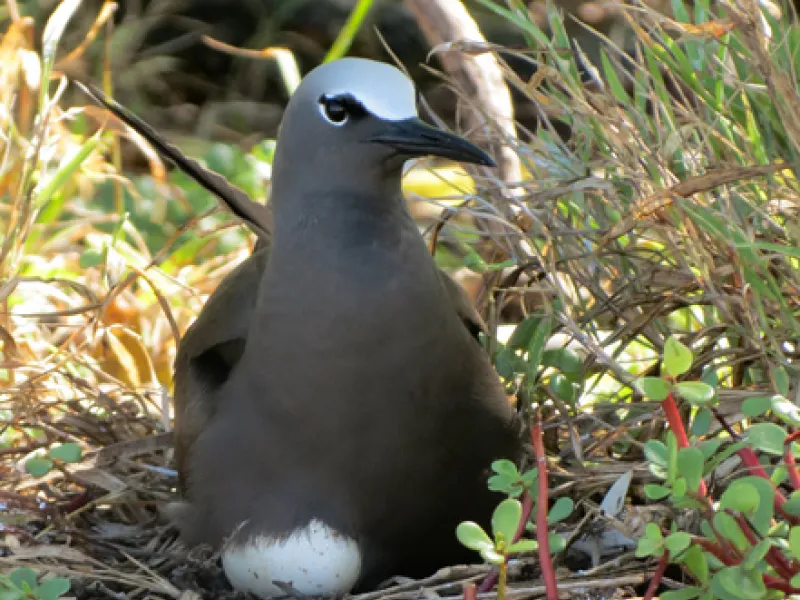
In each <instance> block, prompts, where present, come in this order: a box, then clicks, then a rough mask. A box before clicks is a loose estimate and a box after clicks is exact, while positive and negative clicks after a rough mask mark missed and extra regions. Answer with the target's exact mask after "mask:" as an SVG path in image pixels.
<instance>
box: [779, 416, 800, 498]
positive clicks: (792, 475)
mask: <svg viewBox="0 0 800 600" xmlns="http://www.w3.org/2000/svg"><path fill="white" fill-rule="evenodd" d="M798 438H800V431H795V432H794V433H792V434H791V435H787V436H786V439H785V440H783V446H784V450H783V462H784V463H786V471H787V472H788V473H789V481H790V482H791V483H792V488H794V489H795V490H798V489H800V473H798V471H797V463H796V462H795V460H794V453H792V443H793V442H794V441H795V440H797V439H798Z"/></svg>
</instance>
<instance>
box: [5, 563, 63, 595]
mask: <svg viewBox="0 0 800 600" xmlns="http://www.w3.org/2000/svg"><path fill="white" fill-rule="evenodd" d="M69 589H70V583H69V579H65V578H64V577H52V578H50V579H47V580H44V581H41V580H40V579H39V577H38V576H37V575H36V571H34V570H33V569H30V568H28V567H17V568H16V569H14V570H13V571H11V573H9V574H8V575H4V574H0V599H1V600H58V599H59V598H61V597H62V596H63V595H64V594H66V593H67V592H68V591H69Z"/></svg>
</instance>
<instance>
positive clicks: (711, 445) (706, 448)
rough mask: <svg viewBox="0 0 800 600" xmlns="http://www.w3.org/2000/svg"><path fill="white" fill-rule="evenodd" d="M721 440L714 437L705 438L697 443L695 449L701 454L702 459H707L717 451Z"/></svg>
mask: <svg viewBox="0 0 800 600" xmlns="http://www.w3.org/2000/svg"><path fill="white" fill-rule="evenodd" d="M722 442H723V440H722V439H720V438H715V439H712V440H705V441H702V442H700V443H699V444H697V449H698V450H700V452H702V454H703V460H708V459H710V458H711V457H712V456H714V455H715V454H716V453H717V450H719V447H720V446H721V445H722Z"/></svg>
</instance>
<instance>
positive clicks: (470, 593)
mask: <svg viewBox="0 0 800 600" xmlns="http://www.w3.org/2000/svg"><path fill="white" fill-rule="evenodd" d="M462 591H463V593H462V598H463V600H478V589H477V588H476V587H475V584H474V583H468V584H466V585H464V587H463V589H462Z"/></svg>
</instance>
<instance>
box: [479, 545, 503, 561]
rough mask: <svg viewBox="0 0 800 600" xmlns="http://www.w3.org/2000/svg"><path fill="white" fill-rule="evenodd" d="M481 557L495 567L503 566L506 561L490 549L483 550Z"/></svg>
mask: <svg viewBox="0 0 800 600" xmlns="http://www.w3.org/2000/svg"><path fill="white" fill-rule="evenodd" d="M481 556H482V557H483V560H485V561H486V562H488V563H491V564H493V565H502V564H503V563H504V562H505V561H506V558H505V556H503V555H502V554H500V553H499V552H498V551H497V550H492V549H488V548H487V549H486V550H481Z"/></svg>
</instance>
